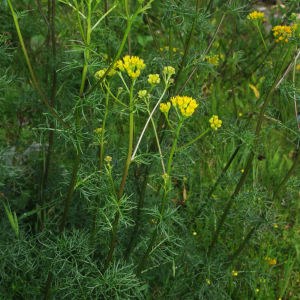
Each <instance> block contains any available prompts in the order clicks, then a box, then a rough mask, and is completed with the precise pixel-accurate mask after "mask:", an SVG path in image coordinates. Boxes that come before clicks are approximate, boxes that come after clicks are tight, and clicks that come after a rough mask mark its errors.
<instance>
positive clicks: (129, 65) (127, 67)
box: [116, 55, 146, 79]
mask: <svg viewBox="0 0 300 300" xmlns="http://www.w3.org/2000/svg"><path fill="white" fill-rule="evenodd" d="M116 67H117V68H118V69H119V70H120V71H121V72H125V71H126V72H127V74H128V76H129V77H131V78H132V79H136V78H137V77H138V76H140V74H141V70H143V69H144V68H145V67H146V65H145V64H144V61H143V60H142V59H140V58H139V57H138V56H129V55H126V56H124V57H123V61H122V60H121V59H120V60H118V61H117V62H116Z"/></svg>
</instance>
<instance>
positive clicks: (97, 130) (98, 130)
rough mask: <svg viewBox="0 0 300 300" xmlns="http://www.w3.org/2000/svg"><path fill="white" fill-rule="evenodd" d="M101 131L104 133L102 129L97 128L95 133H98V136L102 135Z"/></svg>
mask: <svg viewBox="0 0 300 300" xmlns="http://www.w3.org/2000/svg"><path fill="white" fill-rule="evenodd" d="M101 131H102V128H96V129H95V130H94V132H95V133H97V134H99V133H101Z"/></svg>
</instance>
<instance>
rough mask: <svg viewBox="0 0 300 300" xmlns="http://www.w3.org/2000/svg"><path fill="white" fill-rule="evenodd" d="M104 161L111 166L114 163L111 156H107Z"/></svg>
mask: <svg viewBox="0 0 300 300" xmlns="http://www.w3.org/2000/svg"><path fill="white" fill-rule="evenodd" d="M104 160H105V161H106V162H107V163H108V164H109V163H110V162H111V161H112V157H111V156H106V157H105V158H104Z"/></svg>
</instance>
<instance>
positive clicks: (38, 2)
mask: <svg viewBox="0 0 300 300" xmlns="http://www.w3.org/2000/svg"><path fill="white" fill-rule="evenodd" d="M36 2H37V4H38V6H39V8H40V10H41V13H42V15H43V17H44V19H45V21H46V23H47V25H48V26H50V24H49V22H48V20H47V18H46V16H45V14H44V11H43V8H42V6H41V3H40V1H39V0H36Z"/></svg>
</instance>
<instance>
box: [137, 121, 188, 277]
mask: <svg viewBox="0 0 300 300" xmlns="http://www.w3.org/2000/svg"><path fill="white" fill-rule="evenodd" d="M181 125H182V120H180V121H179V124H178V127H177V131H176V135H175V139H174V143H173V146H172V149H171V153H170V156H169V161H168V166H167V173H166V174H164V176H165V177H164V181H165V184H164V195H163V200H162V205H161V210H160V219H159V220H158V222H157V224H156V228H155V230H154V232H153V235H152V239H151V242H150V244H149V246H148V249H147V251H146V254H145V255H144V257H143V259H142V261H141V263H140V265H139V267H138V269H137V272H136V277H139V276H140V275H141V272H142V270H143V268H144V265H145V263H146V261H147V259H148V257H149V256H150V254H151V253H153V249H152V247H153V246H154V243H155V241H156V237H157V234H158V228H159V225H160V222H161V220H162V218H163V215H164V210H165V204H166V198H167V193H168V191H169V188H168V187H169V182H170V172H171V165H172V159H173V155H174V152H175V148H176V144H177V140H178V136H179V132H180V128H181Z"/></svg>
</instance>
